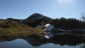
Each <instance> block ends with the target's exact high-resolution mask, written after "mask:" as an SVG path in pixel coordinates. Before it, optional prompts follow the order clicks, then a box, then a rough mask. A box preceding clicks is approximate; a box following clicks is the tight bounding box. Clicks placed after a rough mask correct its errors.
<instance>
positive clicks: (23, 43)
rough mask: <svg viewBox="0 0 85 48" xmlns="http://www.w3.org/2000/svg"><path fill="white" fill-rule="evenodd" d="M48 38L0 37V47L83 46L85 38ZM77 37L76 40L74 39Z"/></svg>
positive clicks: (84, 45)
mask: <svg viewBox="0 0 85 48" xmlns="http://www.w3.org/2000/svg"><path fill="white" fill-rule="evenodd" d="M58 37H59V38H56V39H55V40H54V39H53V38H51V39H49V40H46V39H44V40H42V39H39V38H38V39H36V38H34V37H26V38H13V37H7V38H5V37H0V48H83V47H84V48H85V40H84V38H83V37H79V39H77V38H75V39H74V38H73V37H72V38H70V40H69V39H68V38H67V37H65V38H64V37H63V38H64V39H63V38H62V37H61V38H62V39H61V38H60V36H58ZM76 39H77V40H76Z"/></svg>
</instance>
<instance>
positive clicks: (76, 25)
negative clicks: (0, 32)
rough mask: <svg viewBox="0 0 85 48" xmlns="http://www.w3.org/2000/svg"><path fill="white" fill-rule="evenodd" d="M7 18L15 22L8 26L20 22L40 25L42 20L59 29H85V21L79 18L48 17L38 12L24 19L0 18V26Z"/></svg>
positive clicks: (32, 25)
mask: <svg viewBox="0 0 85 48" xmlns="http://www.w3.org/2000/svg"><path fill="white" fill-rule="evenodd" d="M8 20H9V21H10V22H16V23H15V24H11V25H9V26H13V25H17V24H21V25H27V26H31V27H36V26H39V25H41V23H42V22H44V23H45V24H46V23H50V24H52V25H54V26H55V28H61V29H66V30H69V29H85V21H81V20H78V19H74V18H69V19H66V18H64V17H62V18H56V19H52V18H50V17H47V16H44V15H42V14H39V13H34V14H32V15H30V16H29V17H28V18H26V19H13V18H7V19H0V26H2V25H3V24H7V23H5V22H6V21H8ZM3 22H4V23H3ZM10 22H8V23H9V24H10Z"/></svg>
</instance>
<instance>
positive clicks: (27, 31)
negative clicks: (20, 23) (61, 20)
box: [0, 26, 44, 37]
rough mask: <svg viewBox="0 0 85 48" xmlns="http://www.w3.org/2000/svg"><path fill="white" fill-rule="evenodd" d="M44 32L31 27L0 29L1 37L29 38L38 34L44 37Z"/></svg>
mask: <svg viewBox="0 0 85 48" xmlns="http://www.w3.org/2000/svg"><path fill="white" fill-rule="evenodd" d="M43 33H44V30H43V29H39V28H32V27H29V26H24V27H10V28H0V36H17V37H21V36H29V35H32V34H36V35H39V36H43Z"/></svg>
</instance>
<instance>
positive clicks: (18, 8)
mask: <svg viewBox="0 0 85 48" xmlns="http://www.w3.org/2000/svg"><path fill="white" fill-rule="evenodd" d="M33 13H40V14H43V15H45V16H48V17H51V18H54V19H55V18H61V17H65V18H77V19H80V17H81V13H83V14H84V13H85V0H0V18H2V19H5V18H17V19H25V18H27V17H29V16H30V15H31V14H33Z"/></svg>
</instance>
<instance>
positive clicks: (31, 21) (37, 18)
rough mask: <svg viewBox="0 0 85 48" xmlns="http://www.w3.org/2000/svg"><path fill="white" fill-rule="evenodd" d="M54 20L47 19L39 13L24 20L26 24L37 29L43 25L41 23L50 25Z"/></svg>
mask: <svg viewBox="0 0 85 48" xmlns="http://www.w3.org/2000/svg"><path fill="white" fill-rule="evenodd" d="M51 21H52V18H49V17H46V16H44V15H42V14H39V13H34V14H32V15H31V16H29V17H28V18H26V19H25V20H24V23H25V24H27V25H29V26H33V27H36V26H38V25H40V24H41V22H45V23H50V22H51Z"/></svg>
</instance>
